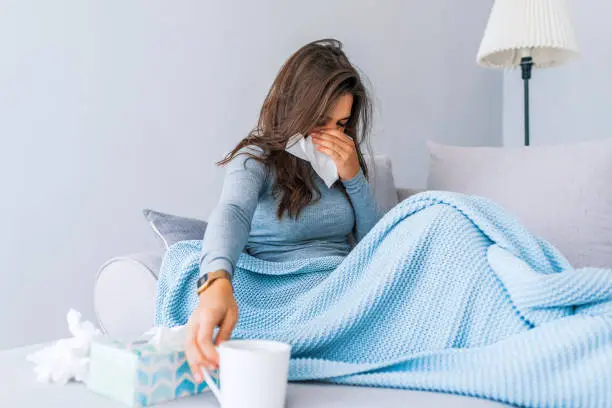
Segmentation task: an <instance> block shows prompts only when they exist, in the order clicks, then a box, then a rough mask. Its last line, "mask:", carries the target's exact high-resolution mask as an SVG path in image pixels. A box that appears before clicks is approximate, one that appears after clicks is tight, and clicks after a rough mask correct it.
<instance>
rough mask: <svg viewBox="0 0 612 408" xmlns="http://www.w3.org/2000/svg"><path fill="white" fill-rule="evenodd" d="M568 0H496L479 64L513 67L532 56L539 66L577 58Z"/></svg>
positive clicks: (482, 45)
mask: <svg viewBox="0 0 612 408" xmlns="http://www.w3.org/2000/svg"><path fill="white" fill-rule="evenodd" d="M578 54H579V50H578V44H577V43H576V38H575V36H574V30H573V28H572V24H571V21H570V16H569V9H568V6H567V3H566V0H496V1H495V4H494V5H493V9H492V10H491V15H490V17H489V22H488V23H487V28H486V30H485V34H484V37H483V39H482V42H481V44H480V49H479V50H478V56H477V61H478V64H479V65H482V66H484V67H493V68H512V67H516V66H518V65H520V62H521V58H522V57H526V56H530V57H532V58H533V64H534V66H535V67H538V68H545V67H551V66H555V65H560V64H563V63H564V62H566V61H569V60H572V59H574V58H576V57H577V56H578Z"/></svg>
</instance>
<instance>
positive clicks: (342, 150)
mask: <svg viewBox="0 0 612 408" xmlns="http://www.w3.org/2000/svg"><path fill="white" fill-rule="evenodd" d="M313 142H314V144H315V145H316V146H320V147H325V148H327V149H329V150H333V151H334V152H336V153H338V155H339V156H345V155H348V154H349V153H350V152H351V150H350V148H349V147H348V146H344V145H342V144H340V143H338V142H336V141H332V140H329V139H322V138H321V139H319V138H317V139H314V140H313Z"/></svg>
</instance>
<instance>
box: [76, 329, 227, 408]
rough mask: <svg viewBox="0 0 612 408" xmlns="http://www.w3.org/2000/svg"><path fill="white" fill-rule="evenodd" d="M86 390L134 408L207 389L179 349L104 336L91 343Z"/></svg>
mask: <svg viewBox="0 0 612 408" xmlns="http://www.w3.org/2000/svg"><path fill="white" fill-rule="evenodd" d="M213 374H216V373H213ZM217 378H218V377H216V376H213V379H214V380H215V381H218V380H217ZM87 388H89V389H90V390H92V391H94V392H96V393H98V394H102V395H104V396H107V397H109V398H112V399H114V400H117V401H121V402H123V403H125V404H127V405H130V406H133V407H144V406H149V405H153V404H158V403H160V402H164V401H169V400H174V399H177V398H180V397H184V396H190V395H194V394H199V393H201V392H205V391H208V390H209V388H208V385H207V384H206V382H202V383H201V384H197V383H196V382H195V381H194V379H193V376H192V375H191V370H190V369H189V366H188V365H187V361H186V360H185V355H184V353H183V351H182V350H180V349H176V348H175V349H168V348H163V347H159V346H156V345H154V344H150V343H149V342H147V341H144V340H143V341H135V342H131V343H129V342H121V341H117V340H113V339H109V338H106V337H99V338H96V339H94V341H93V342H92V345H91V353H90V367H89V378H88V380H87Z"/></svg>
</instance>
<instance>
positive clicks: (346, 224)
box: [186, 40, 381, 380]
mask: <svg viewBox="0 0 612 408" xmlns="http://www.w3.org/2000/svg"><path fill="white" fill-rule="evenodd" d="M370 109H371V104H370V101H369V98H368V95H367V92H366V88H365V86H364V84H363V82H362V79H361V77H360V75H359V73H358V72H357V70H356V69H355V68H354V67H353V66H352V65H351V63H350V62H349V60H348V58H347V57H346V55H345V54H344V52H343V51H342V48H341V44H340V43H339V42H338V41H335V40H323V41H317V42H314V43H311V44H307V45H306V46H304V47H302V48H301V49H300V50H298V51H297V52H296V53H295V54H293V55H292V56H291V57H290V58H289V60H288V61H287V62H286V63H285V65H284V66H283V67H282V69H281V70H280V73H279V74H278V76H277V78H276V80H275V81H274V83H273V85H272V88H271V89H270V92H269V93H268V95H267V97H266V99H265V101H264V104H263V108H262V109H261V113H260V117H259V124H258V126H257V128H256V129H255V130H254V131H253V132H252V133H251V134H250V135H249V136H248V137H247V138H245V139H244V140H242V141H241V142H240V143H239V144H238V146H236V147H235V148H234V150H233V151H232V152H231V153H230V154H229V155H228V156H227V157H226V158H225V159H224V160H223V161H221V163H222V164H228V163H229V168H228V171H227V175H226V178H225V181H224V186H223V193H222V195H221V199H220V201H219V205H218V206H217V207H216V209H215V210H214V212H213V213H212V215H211V217H210V220H209V224H208V228H207V231H206V234H205V237H204V243H203V254H202V262H201V265H200V271H201V275H202V274H207V273H211V272H216V271H222V272H224V273H228V276H229V275H231V274H232V273H233V271H234V267H235V265H236V261H237V259H238V256H239V254H240V253H241V251H242V250H243V249H245V246H246V250H247V252H248V253H249V254H251V255H253V256H256V257H259V258H262V259H266V260H269V261H287V260H292V259H301V258H310V257H321V256H341V257H344V256H346V255H347V254H348V253H349V251H350V250H351V245H350V242H349V235H350V234H351V232H353V229H354V232H355V238H356V240H357V241H358V240H359V239H360V238H361V237H363V236H364V235H365V234H366V233H367V232H368V231H369V230H370V229H371V228H372V226H374V224H375V223H376V222H377V221H378V219H379V218H380V216H381V214H380V212H379V210H378V208H377V205H376V202H375V201H374V197H373V195H372V192H371V190H370V188H369V186H368V182H367V179H366V177H367V171H368V169H367V167H366V164H365V161H364V159H363V155H362V152H361V146H362V145H363V144H364V143H365V142H366V140H367V136H368V131H369V124H370V116H371V111H370ZM297 133H301V134H303V135H310V136H311V138H312V142H313V143H314V145H315V146H316V148H317V149H318V150H319V151H321V152H323V153H325V154H326V155H329V157H331V159H332V160H333V161H334V163H335V164H336V167H337V169H338V176H339V178H340V180H339V182H336V184H335V185H334V186H333V187H332V188H331V189H328V188H327V187H326V186H325V184H324V183H323V181H322V180H321V178H320V177H319V176H318V175H317V174H316V173H315V172H314V171H313V169H312V166H311V165H310V163H309V162H307V161H305V160H301V159H299V158H297V157H296V156H293V155H291V154H289V153H288V152H286V151H285V148H286V146H287V142H288V140H289V137H290V136H292V135H295V134H297ZM253 147H255V148H259V149H253ZM258 153H259V154H258ZM249 157H250V158H252V159H253V160H251V161H249V160H247V158H249ZM199 300H200V302H199V305H198V307H197V308H196V309H195V310H194V312H193V315H192V317H191V330H192V337H191V339H192V340H191V341H190V342H188V344H187V348H186V349H187V355H188V359H189V362H190V364H192V366H196V365H199V364H204V365H206V366H208V367H211V368H213V367H216V366H217V364H218V356H217V353H216V351H215V348H214V346H213V342H212V337H213V329H214V328H215V327H217V326H220V331H219V333H218V335H217V337H216V343H217V344H218V343H220V342H222V341H224V340H227V339H229V337H230V334H231V332H232V329H233V328H234V325H235V324H236V322H237V319H238V307H237V305H236V301H235V300H234V296H233V293H232V285H231V282H230V280H229V279H217V280H215V281H214V283H212V284H210V288H207V289H206V290H204V291H202V292H201V294H200V296H199ZM194 372H196V375H199V373H198V370H195V371H194ZM200 380H201V379H200Z"/></svg>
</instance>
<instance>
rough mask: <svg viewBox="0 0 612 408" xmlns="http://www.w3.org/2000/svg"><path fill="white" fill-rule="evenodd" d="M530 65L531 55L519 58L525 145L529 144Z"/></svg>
mask: <svg viewBox="0 0 612 408" xmlns="http://www.w3.org/2000/svg"><path fill="white" fill-rule="evenodd" d="M532 67H533V59H532V58H531V57H523V58H522V59H521V71H522V73H523V75H522V76H523V85H524V88H525V92H524V96H525V146H529V80H530V79H531V68H532Z"/></svg>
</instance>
